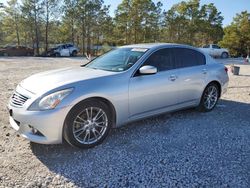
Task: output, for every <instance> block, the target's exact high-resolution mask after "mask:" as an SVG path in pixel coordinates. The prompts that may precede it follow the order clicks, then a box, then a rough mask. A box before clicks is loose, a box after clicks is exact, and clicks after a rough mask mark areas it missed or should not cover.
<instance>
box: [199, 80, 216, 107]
mask: <svg viewBox="0 0 250 188" xmlns="http://www.w3.org/2000/svg"><path fill="white" fill-rule="evenodd" d="M218 99H219V88H218V86H217V84H215V83H211V84H209V85H208V86H207V87H206V88H205V89H204V91H203V94H202V97H201V100H200V104H199V106H198V110H199V111H201V112H210V111H211V110H213V109H214V107H215V106H216V104H217V102H218Z"/></svg>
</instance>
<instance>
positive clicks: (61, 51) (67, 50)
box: [47, 44, 79, 57]
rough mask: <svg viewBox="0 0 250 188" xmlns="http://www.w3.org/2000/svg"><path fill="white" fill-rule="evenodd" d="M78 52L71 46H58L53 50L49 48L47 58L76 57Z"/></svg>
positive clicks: (77, 49)
mask: <svg viewBox="0 0 250 188" xmlns="http://www.w3.org/2000/svg"><path fill="white" fill-rule="evenodd" d="M78 52H79V48H77V47H76V46H74V45H73V44H59V45H57V46H56V47H55V48H51V49H50V50H48V51H47V56H56V57H60V56H63V57H65V56H66V57H68V56H76V55H77V53H78Z"/></svg>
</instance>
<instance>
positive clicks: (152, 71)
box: [139, 65, 157, 74]
mask: <svg viewBox="0 0 250 188" xmlns="http://www.w3.org/2000/svg"><path fill="white" fill-rule="evenodd" d="M139 72H140V74H155V73H157V68H156V67H154V66H151V65H145V66H142V67H141V68H140V69H139Z"/></svg>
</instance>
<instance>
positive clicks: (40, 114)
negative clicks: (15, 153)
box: [8, 104, 70, 144]
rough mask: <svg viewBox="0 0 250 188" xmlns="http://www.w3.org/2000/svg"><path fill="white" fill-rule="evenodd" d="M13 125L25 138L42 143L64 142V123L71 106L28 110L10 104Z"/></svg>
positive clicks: (10, 119) (10, 118)
mask: <svg viewBox="0 0 250 188" xmlns="http://www.w3.org/2000/svg"><path fill="white" fill-rule="evenodd" d="M8 109H9V112H10V117H9V121H10V124H11V126H12V127H13V128H14V129H15V130H16V131H17V132H18V133H20V134H21V135H22V136H23V137H24V138H26V139H28V140H30V141H32V142H36V143H41V144H59V143H62V132H63V124H64V120H65V117H66V115H67V114H68V112H69V110H70V107H64V108H58V109H53V110H46V111H28V110H26V109H24V108H16V107H13V106H11V105H10V104H9V105H8Z"/></svg>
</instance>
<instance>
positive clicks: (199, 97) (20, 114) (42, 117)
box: [8, 43, 228, 148]
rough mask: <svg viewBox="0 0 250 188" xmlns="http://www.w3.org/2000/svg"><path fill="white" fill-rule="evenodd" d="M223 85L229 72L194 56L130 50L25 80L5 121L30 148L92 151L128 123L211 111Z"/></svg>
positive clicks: (143, 47) (145, 47) (169, 48)
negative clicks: (187, 111) (64, 146)
mask: <svg viewBox="0 0 250 188" xmlns="http://www.w3.org/2000/svg"><path fill="white" fill-rule="evenodd" d="M227 85H228V75H227V69H226V67H224V66H223V65H222V64H219V63H217V62H215V60H214V59H212V58H211V57H210V56H209V55H207V54H204V53H203V52H201V51H200V50H198V49H197V48H194V47H191V46H187V45H178V44H162V43H161V44H138V45H128V46H123V47H119V48H117V49H114V50H112V51H110V52H108V53H106V54H104V55H102V56H100V57H97V58H96V59H93V60H92V61H90V62H89V63H88V64H87V65H84V66H79V67H78V68H64V69H59V70H52V71H48V72H43V73H39V74H35V75H33V76H31V77H29V78H27V79H25V80H23V81H22V82H21V83H20V84H19V85H18V86H17V88H16V90H15V92H14V93H13V95H12V96H11V99H10V102H9V104H8V108H9V114H10V117H9V120H10V124H11V125H12V127H13V128H14V129H16V130H17V131H18V132H19V133H20V134H21V135H22V136H23V137H25V138H27V139H29V140H30V141H33V142H37V143H43V144H56V143H62V141H63V140H66V141H67V142H68V143H69V144H71V145H73V146H77V147H81V148H89V147H93V146H95V145H97V144H100V143H101V142H102V141H103V140H104V139H105V138H106V136H107V135H108V133H109V130H110V129H111V128H112V127H118V126H121V125H124V124H126V123H128V122H131V121H135V120H138V119H141V118H145V117H149V116H153V115H157V114H161V113H165V112H170V111H176V110H179V109H183V108H189V107H197V109H198V110H200V111H203V112H208V111H211V110H212V109H213V108H214V107H215V106H216V103H217V101H218V99H219V97H220V96H221V95H222V94H223V93H224V92H226V89H227Z"/></svg>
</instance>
